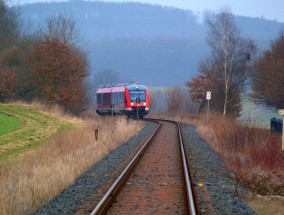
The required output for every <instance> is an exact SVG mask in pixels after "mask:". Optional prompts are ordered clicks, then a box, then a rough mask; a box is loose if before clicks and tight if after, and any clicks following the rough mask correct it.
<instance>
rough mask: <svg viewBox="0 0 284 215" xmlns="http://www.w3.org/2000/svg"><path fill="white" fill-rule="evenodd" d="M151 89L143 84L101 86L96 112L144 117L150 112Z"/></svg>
mask: <svg viewBox="0 0 284 215" xmlns="http://www.w3.org/2000/svg"><path fill="white" fill-rule="evenodd" d="M149 107H150V105H149V91H148V88H147V87H146V86H143V85H135V84H133V85H126V86H116V87H101V88H99V89H98V90H97V108H96V112H97V113H98V114H100V115H111V114H126V115H127V116H137V114H138V117H140V118H143V117H144V116H145V115H147V114H148V112H149Z"/></svg>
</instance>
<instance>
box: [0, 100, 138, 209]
mask: <svg viewBox="0 0 284 215" xmlns="http://www.w3.org/2000/svg"><path fill="white" fill-rule="evenodd" d="M0 109H1V118H0V127H1V135H0V141H1V146H0V147H1V150H2V151H1V160H0V176H1V177H0V214H3V215H6V214H13V215H14V214H30V213H32V212H33V211H34V210H35V209H36V208H38V207H39V206H40V205H42V204H44V203H45V202H48V201H49V200H50V199H52V198H53V197H55V196H56V195H58V194H59V193H60V192H62V191H63V190H64V189H65V188H66V187H68V186H70V185H71V184H72V183H74V181H75V180H76V178H77V177H78V176H80V175H81V174H83V173H84V172H85V171H86V170H87V169H88V168H89V167H90V166H91V165H93V164H94V163H96V162H97V161H99V160H100V159H102V158H103V157H104V156H105V155H107V154H108V153H110V152H111V151H112V150H114V149H115V148H117V147H118V146H119V145H121V144H123V143H124V142H125V141H127V139H129V138H130V137H131V136H133V135H134V134H135V133H137V132H138V131H139V130H140V129H141V127H142V126H143V124H141V123H138V124H137V123H136V122H131V121H130V122H129V123H127V120H126V119H125V118H119V117H118V118H111V117H110V118H104V117H103V118H102V117H92V118H91V119H83V118H71V117H70V116H69V117H68V116H64V115H63V114H62V112H61V111H58V110H55V111H54V110H46V109H43V108H42V107H37V106H35V105H32V106H31V105H20V106H19V105H3V104H2V105H0ZM4 125H8V126H4ZM95 129H98V130H99V139H98V140H96V139H95V135H94V130H95Z"/></svg>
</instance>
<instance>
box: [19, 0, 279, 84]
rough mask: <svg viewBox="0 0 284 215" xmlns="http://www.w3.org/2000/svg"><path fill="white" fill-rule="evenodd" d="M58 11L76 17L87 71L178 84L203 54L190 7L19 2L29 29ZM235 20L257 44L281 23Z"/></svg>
mask: <svg viewBox="0 0 284 215" xmlns="http://www.w3.org/2000/svg"><path fill="white" fill-rule="evenodd" d="M43 8H44V10H43ZM59 13H65V14H69V15H71V16H72V17H73V18H74V20H75V21H76V23H77V27H78V28H79V30H80V35H81V37H82V40H83V41H84V43H82V44H83V45H82V46H83V47H84V48H85V49H86V50H87V52H88V53H89V59H90V66H91V70H92V72H98V71H102V70H107V69H110V70H113V71H114V72H117V73H118V74H119V76H120V79H121V81H138V82H140V83H143V84H146V85H149V86H175V85H183V84H184V82H185V81H186V80H188V79H190V78H191V76H192V75H194V74H196V71H197V65H198V62H199V60H200V58H201V57H204V56H206V54H207V53H208V48H207V45H206V41H205V37H206V31H207V27H206V24H205V23H204V22H203V21H202V17H201V16H200V15H197V14H196V13H194V12H193V11H190V10H187V11H186V10H180V9H175V8H169V7H161V6H153V5H148V4H141V3H106V2H84V1H70V2H61V3H37V4H29V5H23V6H22V7H21V14H22V19H23V20H24V22H25V23H29V29H30V31H34V30H35V29H37V27H38V26H42V25H43V24H44V23H45V22H46V19H47V18H48V17H51V16H55V15H57V14H59ZM204 16H208V12H207V13H206V14H204ZM236 22H237V23H238V25H239V27H240V28H241V29H242V31H243V34H244V35H245V36H246V37H250V38H252V39H254V40H255V41H256V42H257V44H258V45H259V46H260V47H261V48H265V47H267V46H268V44H269V42H270V40H272V39H273V38H274V37H275V36H276V35H277V34H278V32H279V30H280V29H281V27H282V23H278V22H276V21H268V20H265V19H262V18H248V17H236Z"/></svg>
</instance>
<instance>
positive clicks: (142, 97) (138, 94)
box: [129, 90, 146, 102]
mask: <svg viewBox="0 0 284 215" xmlns="http://www.w3.org/2000/svg"><path fill="white" fill-rule="evenodd" d="M129 94H130V101H131V102H136V98H140V102H145V101H146V92H145V90H133V91H129Z"/></svg>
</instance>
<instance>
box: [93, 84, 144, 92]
mask: <svg viewBox="0 0 284 215" xmlns="http://www.w3.org/2000/svg"><path fill="white" fill-rule="evenodd" d="M125 88H127V89H128V90H146V89H147V87H146V86H144V85H138V84H131V85H126V86H117V87H116V86H111V87H101V88H98V90H97V93H111V92H124V91H125Z"/></svg>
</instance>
